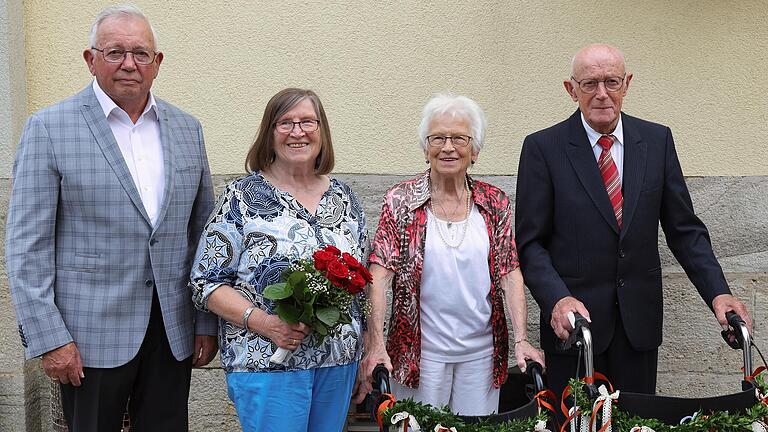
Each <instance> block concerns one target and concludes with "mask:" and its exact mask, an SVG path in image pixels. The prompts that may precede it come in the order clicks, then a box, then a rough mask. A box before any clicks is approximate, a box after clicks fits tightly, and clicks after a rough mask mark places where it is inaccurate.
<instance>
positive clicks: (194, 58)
mask: <svg viewBox="0 0 768 432" xmlns="http://www.w3.org/2000/svg"><path fill="white" fill-rule="evenodd" d="M106 4H107V2H103V1H78V2H63V1H61V2H59V1H50V0H29V1H25V9H26V10H25V21H24V24H25V32H26V50H27V52H26V59H27V73H28V82H27V84H28V86H27V88H28V90H27V91H28V110H29V111H30V112H32V111H35V110H37V109H39V108H42V107H44V106H46V105H48V104H51V103H53V102H55V101H57V100H59V99H61V98H63V97H66V96H68V95H70V94H72V93H74V92H75V91H77V90H79V89H80V88H82V87H83V86H85V85H86V84H87V83H88V82H89V80H90V77H89V75H88V73H87V69H86V68H85V64H84V62H83V61H82V58H81V54H80V53H81V51H82V49H83V48H84V47H85V46H86V43H87V33H88V26H89V24H90V21H91V19H92V18H93V16H94V15H95V14H96V13H97V12H98V10H100V8H101V7H103V6H104V5H106ZM137 4H138V5H139V6H140V7H142V8H143V9H144V11H145V12H146V13H147V14H148V15H149V17H150V18H151V20H152V22H153V24H154V25H155V27H156V29H157V31H158V33H159V38H160V44H161V50H162V51H164V52H165V55H166V58H165V61H164V63H163V65H162V67H161V71H160V78H159V79H158V80H157V81H156V87H155V90H156V92H157V94H159V95H160V96H161V97H164V98H166V99H168V100H170V101H172V102H174V103H176V104H177V105H179V106H181V107H182V108H184V109H186V110H187V111H189V112H191V113H193V114H195V115H197V116H198V117H199V118H200V120H201V121H202V123H203V126H204V127H205V132H206V137H207V142H208V151H209V158H210V161H211V166H212V169H213V171H214V172H215V173H220V174H221V173H237V172H240V171H241V170H242V169H243V168H242V160H243V158H244V154H245V151H246V149H247V147H248V145H249V141H250V140H251V139H252V137H253V136H254V135H255V131H256V126H257V124H258V122H259V120H260V118H261V113H262V111H263V108H264V105H265V104H266V101H267V100H268V99H269V97H270V96H271V95H273V94H274V93H275V92H276V91H278V90H280V89H281V88H283V87H286V86H301V87H309V88H312V89H315V90H316V91H317V92H318V93H319V94H320V96H321V98H322V99H323V102H324V104H325V106H326V110H327V111H328V114H329V118H330V122H331V126H332V128H333V132H334V138H335V142H336V146H337V147H336V148H337V152H338V157H337V160H338V164H337V167H336V171H337V172H345V173H389V174H400V173H412V172H415V171H417V170H421V169H422V168H423V167H424V164H423V158H422V155H421V153H420V150H419V149H418V146H417V144H416V139H415V138H414V137H415V129H416V126H417V123H418V119H419V117H418V116H419V113H420V109H421V107H422V105H423V104H424V102H425V101H426V99H427V98H428V97H429V95H430V94H432V93H433V92H436V91H441V90H451V91H454V92H458V93H463V94H466V95H468V96H470V97H472V98H475V99H476V100H477V101H478V102H480V104H481V106H483V107H484V109H485V110H486V112H487V114H488V117H489V124H490V127H489V139H488V141H487V147H486V149H485V150H484V151H483V152H482V153H481V155H480V161H479V163H478V164H477V165H476V166H475V168H474V170H475V171H477V172H480V173H484V174H514V173H515V172H516V168H517V160H518V155H519V149H520V144H521V142H522V139H523V138H524V136H525V135H526V134H528V133H530V132H532V131H534V130H538V129H540V128H543V127H546V126H548V125H550V124H552V123H554V122H555V121H558V120H560V119H563V118H565V117H566V116H567V115H569V114H570V113H571V111H572V110H573V109H574V108H575V106H574V104H573V103H572V102H571V101H570V99H569V98H568V97H567V95H566V93H565V91H564V90H563V88H562V83H561V82H562V80H563V79H564V78H565V77H567V75H568V72H569V70H568V64H569V59H570V56H571V55H572V54H573V53H574V52H575V51H576V50H577V49H578V48H579V47H581V46H582V45H584V44H586V43H589V42H594V41H610V42H613V43H614V44H616V45H618V46H619V47H621V48H622V49H624V51H625V52H626V55H627V59H628V63H629V70H630V71H632V72H634V73H635V80H634V81H633V82H632V86H631V88H630V91H629V95H628V96H627V98H626V100H625V105H624V108H625V111H627V112H628V113H631V114H634V115H637V116H640V117H644V118H647V119H649V120H654V121H659V122H662V123H665V124H667V125H669V126H671V127H672V129H673V131H674V133H675V137H676V140H677V144H678V149H679V153H680V156H681V159H682V164H683V167H684V171H685V173H686V174H687V175H704V176H711V175H714V176H718V175H766V174H768V168H766V164H765V160H766V159H767V158H766V156H768V146H766V145H765V139H766V136H768V122H767V121H766V119H767V118H768V104H766V100H765V92H764V91H763V90H762V87H763V86H764V84H765V83H766V82H768V61H767V60H768V54H767V53H768V32H766V31H765V22H766V21H767V20H768V1H766V0H751V1H748V0H738V1H728V2H726V1H713V0H704V1H702V0H676V1H661V0H649V1H645V2H636V1H631V2H630V1H625V0H618V1H616V0H613V1H594V2H576V1H530V2H526V1H423V0H409V1H397V2H375V1H369V0H360V1H339V0H325V1H316V0H311V1H299V2H297V1H280V2H271V1H253V2H246V1H216V2H214V1H209V2H207V1H200V0H197V1H194V0H192V1H190V0H186V1H183V0H176V1H138V2H137ZM4 162H6V163H7V162H8V161H4Z"/></svg>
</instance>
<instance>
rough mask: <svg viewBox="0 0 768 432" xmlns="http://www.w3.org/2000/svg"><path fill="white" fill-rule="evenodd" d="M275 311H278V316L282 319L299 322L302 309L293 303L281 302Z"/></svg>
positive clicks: (293, 322)
mask: <svg viewBox="0 0 768 432" xmlns="http://www.w3.org/2000/svg"><path fill="white" fill-rule="evenodd" d="M275 312H277V316H279V317H280V319H281V320H283V321H285V322H287V323H288V324H298V323H299V316H300V315H301V311H300V310H299V309H297V308H296V306H294V305H292V304H287V303H279V304H278V305H277V306H276V307H275Z"/></svg>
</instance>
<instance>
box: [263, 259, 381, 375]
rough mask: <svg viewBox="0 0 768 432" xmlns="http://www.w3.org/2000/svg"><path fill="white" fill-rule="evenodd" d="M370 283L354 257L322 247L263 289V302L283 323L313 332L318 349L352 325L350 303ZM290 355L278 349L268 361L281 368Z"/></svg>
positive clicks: (364, 270) (291, 266)
mask: <svg viewBox="0 0 768 432" xmlns="http://www.w3.org/2000/svg"><path fill="white" fill-rule="evenodd" d="M372 280H373V278H372V277H371V273H370V272H369V271H368V269H367V268H365V267H364V266H363V265H362V264H360V262H359V261H358V260H356V259H355V257H353V256H352V255H350V254H348V253H346V252H345V253H342V252H341V251H340V250H339V249H338V248H336V247H335V246H325V247H323V248H322V249H319V250H317V251H315V253H314V254H313V255H312V259H311V260H308V259H299V260H297V261H295V262H293V263H292V264H291V265H290V266H289V267H288V268H287V269H286V270H285V271H284V272H283V275H282V282H280V283H276V284H273V285H269V286H267V287H266V288H264V298H267V299H270V300H274V301H275V303H276V306H275V312H276V313H277V315H278V316H279V317H280V319H282V320H283V321H285V322H287V323H289V324H298V323H299V322H302V323H304V324H306V325H307V326H309V328H311V329H312V330H314V331H315V332H316V333H317V334H318V338H317V344H318V345H320V344H321V343H323V340H325V337H326V336H329V335H333V334H334V333H335V332H337V331H339V330H340V329H341V326H342V325H343V324H349V323H351V322H352V317H351V315H350V308H351V307H352V302H353V301H354V299H355V296H356V295H357V294H359V293H361V292H362V291H363V289H364V288H365V285H366V284H367V283H370V282H371V281H372ZM361 306H363V305H361ZM290 353H291V352H290V351H288V350H287V349H284V348H278V349H277V351H275V353H274V354H273V355H272V357H270V359H269V361H270V362H272V363H276V364H284V363H285V361H286V360H287V359H288V355H289V354H290Z"/></svg>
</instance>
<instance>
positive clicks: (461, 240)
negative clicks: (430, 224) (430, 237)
mask: <svg viewBox="0 0 768 432" xmlns="http://www.w3.org/2000/svg"><path fill="white" fill-rule="evenodd" d="M464 189H465V190H466V191H467V203H466V208H465V213H464V225H463V226H462V228H461V235H460V236H459V242H458V243H456V244H453V243H451V242H449V241H448V239H447V237H449V234H450V233H448V234H446V235H445V236H443V230H442V228H441V227H440V221H439V220H437V219H438V218H437V213H435V209H434V207H432V201H433V200H432V198H431V197H430V200H429V209H430V210H431V211H432V214H433V215H434V216H435V219H436V220H435V228H437V235H438V236H439V237H440V240H442V242H443V244H444V245H446V246H448V247H449V248H451V249H458V248H459V246H461V244H462V243H464V238H465V237H466V236H467V228H468V227H469V211H470V203H471V202H472V200H471V199H470V198H471V197H470V191H469V184H468V183H467V177H466V176H465V177H464ZM431 190H432V189H431V188H430V191H431ZM430 194H431V192H430ZM438 205H439V204H438ZM440 208H442V206H441V207H440ZM443 212H445V210H443ZM445 216H446V218H447V217H448V214H447V213H446V215H445ZM450 226H451V222H450V221H449V222H448V227H449V228H450Z"/></svg>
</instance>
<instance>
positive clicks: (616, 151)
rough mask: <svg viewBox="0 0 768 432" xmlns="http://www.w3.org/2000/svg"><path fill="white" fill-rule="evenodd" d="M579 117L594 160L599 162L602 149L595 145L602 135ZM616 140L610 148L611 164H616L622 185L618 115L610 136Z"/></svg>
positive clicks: (582, 117)
mask: <svg viewBox="0 0 768 432" xmlns="http://www.w3.org/2000/svg"><path fill="white" fill-rule="evenodd" d="M580 115H581V124H583V125H584V130H586V131H587V139H589V144H590V145H591V146H592V152H593V153H594V154H595V160H596V161H598V160H600V153H602V152H603V147H601V146H600V145H598V144H597V140H598V139H600V137H601V136H603V134H601V133H599V132H597V131H595V130H594V129H592V127H590V126H589V124H588V123H587V121H586V120H585V119H584V114H583V113H580ZM610 135H613V137H614V138H616V139H615V140H614V142H613V145H612V146H611V157H612V158H613V163H615V164H616V168H617V169H618V170H619V180H620V181H621V182H622V184H623V183H624V126H623V125H622V123H621V115H619V122H618V123H617V124H616V129H614V130H613V132H612V133H611V134H610Z"/></svg>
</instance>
